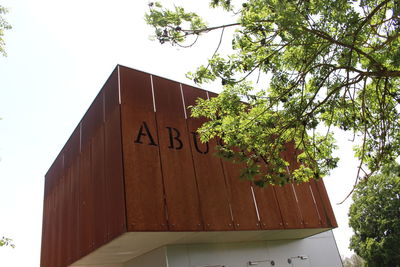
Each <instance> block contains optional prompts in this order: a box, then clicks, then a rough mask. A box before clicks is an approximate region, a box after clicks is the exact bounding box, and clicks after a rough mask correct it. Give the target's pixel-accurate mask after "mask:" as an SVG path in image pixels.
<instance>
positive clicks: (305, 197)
mask: <svg viewBox="0 0 400 267" xmlns="http://www.w3.org/2000/svg"><path fill="white" fill-rule="evenodd" d="M282 154H283V157H284V158H285V159H286V160H287V161H288V162H289V170H290V171H293V170H295V169H297V168H299V166H300V164H299V162H297V155H298V154H299V151H296V149H295V145H294V143H293V142H290V143H287V144H286V150H285V151H284V152H283V153H282ZM293 189H294V191H295V194H296V198H297V201H298V205H299V210H300V213H301V218H302V222H303V225H304V227H305V228H318V227H321V218H320V216H319V212H318V209H317V206H316V204H315V201H314V198H313V195H312V192H311V188H310V184H309V183H301V184H293Z"/></svg>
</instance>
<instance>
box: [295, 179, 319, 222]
mask: <svg viewBox="0 0 400 267" xmlns="http://www.w3.org/2000/svg"><path fill="white" fill-rule="evenodd" d="M293 186H294V190H295V192H296V196H297V200H298V202H299V209H300V211H301V216H302V218H303V224H304V227H305V228H319V227H321V226H322V222H321V218H320V216H319V212H318V209H317V206H316V203H315V202H314V198H313V195H312V192H311V188H310V183H301V184H294V185H293Z"/></svg>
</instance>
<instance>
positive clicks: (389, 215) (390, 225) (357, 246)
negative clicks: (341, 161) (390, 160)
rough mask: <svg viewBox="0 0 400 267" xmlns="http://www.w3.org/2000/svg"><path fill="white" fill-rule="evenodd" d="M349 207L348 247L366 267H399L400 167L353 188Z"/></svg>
mask: <svg viewBox="0 0 400 267" xmlns="http://www.w3.org/2000/svg"><path fill="white" fill-rule="evenodd" d="M353 200H354V203H353V204H352V205H351V207H350V212H349V217H350V222H349V224H350V226H351V227H352V228H353V230H354V233H355V234H354V235H353V236H352V238H351V241H350V248H351V249H353V250H354V251H355V252H356V253H357V254H358V255H360V256H361V257H362V258H363V259H364V260H365V261H366V266H400V246H399V244H400V220H399V218H400V166H399V165H396V166H390V168H387V169H384V170H383V173H382V174H378V175H373V176H371V177H369V178H368V179H367V180H365V181H362V182H360V183H359V184H358V185H357V188H356V190H355V191H354V194H353Z"/></svg>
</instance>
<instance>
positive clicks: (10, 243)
mask: <svg viewBox="0 0 400 267" xmlns="http://www.w3.org/2000/svg"><path fill="white" fill-rule="evenodd" d="M3 246H10V247H12V248H15V245H14V243H13V241H12V239H10V238H7V237H4V236H3V237H2V238H1V239H0V247H3Z"/></svg>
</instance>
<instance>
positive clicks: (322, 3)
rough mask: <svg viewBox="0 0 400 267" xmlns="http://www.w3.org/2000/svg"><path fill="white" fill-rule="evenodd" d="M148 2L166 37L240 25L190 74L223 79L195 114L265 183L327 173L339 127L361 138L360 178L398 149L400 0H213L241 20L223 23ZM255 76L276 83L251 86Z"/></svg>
mask: <svg viewBox="0 0 400 267" xmlns="http://www.w3.org/2000/svg"><path fill="white" fill-rule="evenodd" d="M149 6H150V11H149V12H148V13H147V14H146V21H147V23H148V24H150V25H152V26H153V27H154V29H155V38H157V39H158V40H159V41H160V43H170V44H172V45H179V46H191V45H193V44H194V43H195V41H194V42H193V43H192V44H190V42H192V39H194V40H197V38H198V37H199V36H201V35H204V34H206V33H208V32H211V31H217V30H220V31H221V39H222V38H224V37H223V35H224V31H225V29H226V28H231V27H235V29H236V31H235V33H234V35H233V36H232V49H233V52H232V53H230V54H229V55H223V54H222V52H220V51H219V48H220V47H219V46H218V48H217V50H216V52H215V53H214V55H213V56H212V57H211V58H210V59H209V60H208V64H207V65H203V66H200V67H199V68H198V69H197V70H196V71H195V72H192V73H189V74H188V76H189V77H190V78H192V79H193V80H194V81H195V82H196V83H200V84H201V83H203V82H209V81H215V80H218V79H220V80H221V83H222V85H223V86H224V89H223V91H222V93H221V94H220V95H219V96H218V97H215V98H212V99H210V100H198V102H197V105H196V106H195V107H193V108H192V116H194V117H205V118H207V119H208V121H207V122H206V123H204V124H203V126H202V127H201V128H200V129H199V133H200V135H201V140H202V141H203V142H206V141H208V140H210V139H211V138H218V139H221V140H223V143H224V145H223V146H220V147H219V149H220V155H222V156H223V157H224V158H227V159H230V160H233V161H235V162H245V163H246V166H247V167H246V168H245V169H244V170H243V174H242V175H243V176H244V177H247V178H248V179H251V180H254V182H255V183H256V184H258V185H261V186H263V185H265V184H285V183H288V182H293V181H296V182H301V181H308V180H309V179H311V178H317V179H318V178H321V177H323V176H326V175H327V174H328V173H329V171H330V170H331V169H333V168H335V167H336V166H337V162H338V158H336V157H333V156H332V151H333V150H334V149H335V148H336V146H335V139H334V134H333V132H332V131H333V129H335V128H340V129H342V130H343V131H351V132H353V133H354V137H355V139H357V138H358V139H359V140H361V141H360V144H359V145H358V146H355V155H356V156H357V157H358V158H359V160H360V165H359V169H358V175H357V179H359V178H362V177H363V176H366V177H368V176H370V175H372V174H374V173H376V172H377V171H379V170H380V169H381V166H383V165H384V164H385V163H388V162H390V161H392V160H393V159H394V158H396V157H398V156H399V155H400V134H399V133H400V123H399V120H398V118H399V114H398V113H399V104H400V92H399V84H400V79H399V77H400V2H399V1H397V0H359V1H348V0H337V1H331V0H296V1H292V0H247V1H243V3H242V4H241V6H240V7H239V8H235V7H234V6H233V4H232V1H230V0H212V1H211V4H210V6H211V7H212V8H217V7H219V8H223V9H224V10H225V11H226V12H227V13H229V14H230V15H232V17H233V18H235V21H232V23H231V24H225V25H217V26H207V23H206V22H205V21H204V20H203V19H202V18H201V17H199V16H198V15H197V14H196V13H192V12H186V11H185V9H184V8H183V7H175V8H174V9H167V8H164V7H163V6H162V5H161V4H160V3H150V5H149ZM187 44H189V45H187ZM257 76H267V77H269V78H270V79H269V83H268V84H262V85H257V84H254V80H256V79H257ZM251 77H254V78H253V79H252V78H251ZM251 80H253V82H251ZM244 102H246V103H244ZM288 144H294V145H295V148H296V149H297V151H299V153H298V156H297V159H298V161H299V162H301V163H302V164H301V165H300V167H299V168H298V169H296V170H289V168H288V165H289V163H288V162H287V161H286V160H284V159H282V157H281V153H282V151H283V150H284V149H285V148H286V147H287V145H288ZM263 165H267V168H265V167H263ZM264 170H269V171H268V172H266V171H264Z"/></svg>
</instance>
